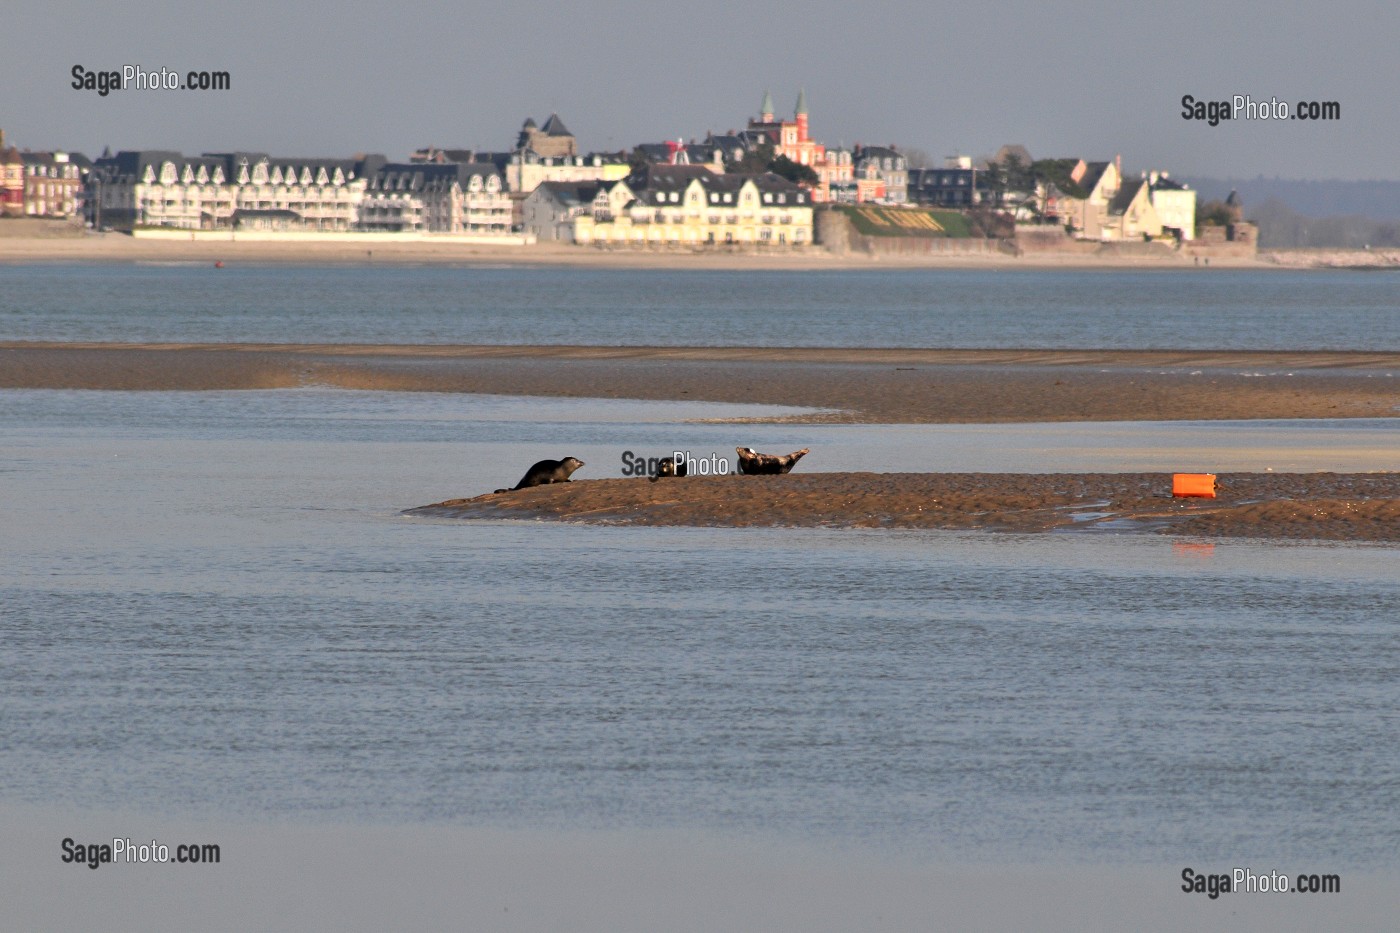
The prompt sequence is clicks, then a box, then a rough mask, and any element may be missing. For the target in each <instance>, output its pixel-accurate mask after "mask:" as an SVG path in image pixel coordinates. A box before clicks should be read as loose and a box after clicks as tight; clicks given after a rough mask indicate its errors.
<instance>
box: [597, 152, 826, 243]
mask: <svg viewBox="0 0 1400 933" xmlns="http://www.w3.org/2000/svg"><path fill="white" fill-rule="evenodd" d="M633 184H634V183H633V182H632V181H629V182H625V183H622V184H620V185H619V186H618V187H617V188H613V189H611V191H610V195H611V200H610V201H609V202H608V203H607V204H606V205H605V204H604V203H603V202H602V201H601V200H600V199H597V198H596V197H595V200H594V202H593V204H592V205H591V206H590V208H589V209H583V207H582V202H583V200H584V197H583V196H582V194H580V195H577V196H575V206H574V207H573V211H574V213H573V217H574V234H573V238H574V240H575V242H578V243H584V244H588V243H591V244H594V245H608V246H625V247H665V246H679V247H690V248H704V247H711V246H726V245H733V246H754V247H774V248H783V247H792V246H803V245H806V244H810V243H811V242H812V193H811V192H809V191H807V190H806V189H804V188H801V187H799V186H798V185H795V184H793V183H792V182H790V181H788V180H787V179H785V178H781V177H779V176H777V175H774V174H772V173H762V174H757V175H746V174H736V173H731V174H725V175H717V174H715V173H713V172H710V171H708V170H707V169H704V168H701V167H699V166H693V165H690V166H655V167H653V168H652V169H651V171H650V172H648V174H647V176H646V178H645V180H644V181H642V180H637V181H636V183H635V187H634V186H633ZM628 195H630V197H628V199H627V200H626V203H622V199H623V196H628Z"/></svg>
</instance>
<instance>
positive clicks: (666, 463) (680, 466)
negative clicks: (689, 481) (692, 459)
mask: <svg viewBox="0 0 1400 933" xmlns="http://www.w3.org/2000/svg"><path fill="white" fill-rule="evenodd" d="M687 472H688V470H687V469H686V465H685V461H684V460H680V461H677V460H676V458H675V457H664V458H662V459H661V460H660V461H658V462H657V464H656V473H655V474H654V475H653V476H652V478H651V481H652V482H653V483H654V482H656V481H657V480H659V479H660V478H661V477H663V476H685V475H686V473H687Z"/></svg>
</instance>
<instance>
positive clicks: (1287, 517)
mask: <svg viewBox="0 0 1400 933" xmlns="http://www.w3.org/2000/svg"><path fill="white" fill-rule="evenodd" d="M1171 486H1172V481H1171V476H1170V475H1169V474H1163V473H1087V474H1064V473H1054V474H1019V473H808V474H791V475H788V476H705V477H688V478H684V479H663V480H659V481H657V482H651V481H649V480H647V479H641V478H638V479H603V480H575V481H573V482H571V483H558V484H554V485H550V486H537V487H534V488H532V489H522V490H520V491H518V492H506V493H488V494H486V495H482V496H477V497H474V498H469V499H449V500H447V501H445V502H439V503H436V504H434V505H429V506H422V507H419V508H416V509H410V510H409V511H408V512H407V513H406V514H408V515H417V516H423V517H438V518H518V519H544V520H553V521H564V522H594V523H606V524H619V525H689V526H716V527H802V528H808V527H845V528H925V529H985V530H992V531H1014V532H1045V531H1056V530H1066V529H1078V530H1085V531H1089V530H1104V529H1113V530H1123V531H1151V532H1159V533H1166V534H1175V535H1199V536H1206V537H1226V538H1274V539H1287V538H1294V539H1312V540H1336V541H1400V473H1229V474H1221V475H1220V476H1219V479H1218V488H1217V498H1215V499H1176V498H1172V496H1171Z"/></svg>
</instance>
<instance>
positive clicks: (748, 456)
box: [734, 447, 812, 476]
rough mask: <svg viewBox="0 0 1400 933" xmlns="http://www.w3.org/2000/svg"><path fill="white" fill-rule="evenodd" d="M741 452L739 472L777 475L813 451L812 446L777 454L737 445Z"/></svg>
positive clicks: (786, 470)
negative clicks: (764, 452) (759, 451)
mask: <svg viewBox="0 0 1400 933" xmlns="http://www.w3.org/2000/svg"><path fill="white" fill-rule="evenodd" d="M734 449H735V450H737V451H738V452H739V472H740V473H743V474H744V475H745V476H776V475H779V474H782V473H787V472H789V471H790V470H792V468H793V465H794V464H796V463H797V461H799V460H801V459H802V458H803V457H805V456H807V454H809V453H811V452H812V450H811V448H810V447H803V448H802V449H801V450H797V451H794V452H792V453H790V454H784V455H782V456H778V455H777V454H761V453H758V452H757V451H755V450H754V449H753V448H752V447H735V448H734Z"/></svg>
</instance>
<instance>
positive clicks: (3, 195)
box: [0, 131, 24, 217]
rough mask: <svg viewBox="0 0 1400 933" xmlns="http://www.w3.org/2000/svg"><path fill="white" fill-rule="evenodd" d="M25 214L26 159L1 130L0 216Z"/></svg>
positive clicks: (21, 215)
mask: <svg viewBox="0 0 1400 933" xmlns="http://www.w3.org/2000/svg"><path fill="white" fill-rule="evenodd" d="M23 216H24V159H23V157H22V156H21V155H20V151H19V150H18V149H16V148H15V147H14V146H11V147H9V148H8V149H7V148H5V134H4V132H3V131H0V217H23Z"/></svg>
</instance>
